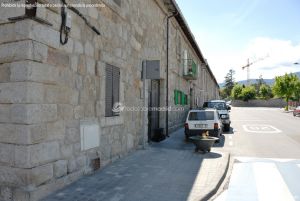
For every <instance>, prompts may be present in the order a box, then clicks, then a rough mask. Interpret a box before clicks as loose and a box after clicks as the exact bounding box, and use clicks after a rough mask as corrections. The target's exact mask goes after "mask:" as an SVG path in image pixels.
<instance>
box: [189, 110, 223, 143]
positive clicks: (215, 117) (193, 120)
mask: <svg viewBox="0 0 300 201" xmlns="http://www.w3.org/2000/svg"><path fill="white" fill-rule="evenodd" d="M222 127H223V125H222V122H221V119H220V115H219V113H218V111H217V110H216V109H199V110H198V109H197V110H190V111H189V113H188V115H187V118H186V121H185V124H184V133H185V138H186V140H188V139H189V137H190V136H195V135H202V134H203V133H204V132H206V131H208V132H209V136H213V137H218V138H220V136H221V135H222V129H223V128H222ZM216 142H219V140H217V141H216Z"/></svg>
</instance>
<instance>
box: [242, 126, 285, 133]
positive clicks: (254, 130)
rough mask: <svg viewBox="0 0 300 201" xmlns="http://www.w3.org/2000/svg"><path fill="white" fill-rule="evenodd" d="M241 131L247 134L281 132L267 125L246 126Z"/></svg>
mask: <svg viewBox="0 0 300 201" xmlns="http://www.w3.org/2000/svg"><path fill="white" fill-rule="evenodd" d="M243 129H244V130H245V131H246V132H249V133H281V132H282V131H281V130H279V129H278V128H275V127H274V126H271V125H267V124H247V125H243Z"/></svg>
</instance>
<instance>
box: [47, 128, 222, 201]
mask: <svg viewBox="0 0 300 201" xmlns="http://www.w3.org/2000/svg"><path fill="white" fill-rule="evenodd" d="M182 133H183V130H182V129H180V130H178V131H177V132H175V133H173V134H171V137H170V138H168V139H167V140H165V141H163V142H161V143H154V144H152V145H151V146H150V147H148V148H147V149H145V150H139V151H136V152H134V153H132V154H131V155H129V156H127V157H125V158H122V159H119V160H117V161H116V162H114V163H112V164H111V165H108V166H106V167H105V168H104V169H102V170H100V171H97V172H96V173H94V174H93V175H90V176H85V177H84V178H81V179H80V180H78V181H77V182H75V183H73V184H71V185H70V186H68V187H66V188H65V189H62V190H61V191H58V192H56V193H54V194H52V195H50V196H49V197H47V198H45V199H44V201H52V200H55V198H58V197H59V199H60V200H64V201H68V200H71V199H73V200H76V199H77V200H112V201H114V200H118V201H129V200H130V201H143V200H145V201H146V200H147V201H149V200H150V201H151V200H153V201H169V200H172V201H182V200H200V199H201V198H203V196H204V195H205V193H207V192H209V191H210V190H211V189H212V188H213V186H214V185H215V184H216V183H217V182H218V181H219V180H220V178H221V176H222V171H221V170H224V169H225V167H226V164H227V160H228V154H223V153H216V152H211V153H209V154H205V155H203V154H200V153H195V152H194V145H192V144H191V143H186V142H185V141H184V136H183V134H182ZM212 151H213V150H212ZM206 159H209V160H206ZM76 164H78V159H77V160H76V159H75V158H74V159H73V160H72V161H69V166H70V167H68V169H69V168H74V169H76ZM69 171H70V170H69ZM199 175H200V176H199ZM207 182H209V183H207Z"/></svg>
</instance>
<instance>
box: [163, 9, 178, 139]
mask: <svg viewBox="0 0 300 201" xmlns="http://www.w3.org/2000/svg"><path fill="white" fill-rule="evenodd" d="M177 14H178V12H176V13H173V14H172V15H169V16H168V17H167V70H166V73H167V75H166V107H167V108H166V136H167V137H169V111H168V108H169V20H170V18H172V17H174V16H176V15H177Z"/></svg>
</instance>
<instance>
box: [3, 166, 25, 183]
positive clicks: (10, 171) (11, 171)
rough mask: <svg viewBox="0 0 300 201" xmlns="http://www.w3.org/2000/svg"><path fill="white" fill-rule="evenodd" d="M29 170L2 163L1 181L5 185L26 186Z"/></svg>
mask: <svg viewBox="0 0 300 201" xmlns="http://www.w3.org/2000/svg"><path fill="white" fill-rule="evenodd" d="M28 179H29V177H28V172H27V171H26V170H24V169H20V168H13V167H8V166H1V165H0V183H1V185H5V186H25V185H26V184H28Z"/></svg>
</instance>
